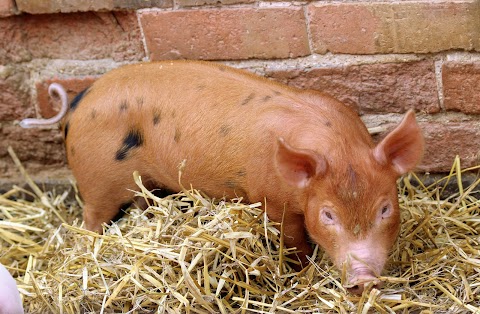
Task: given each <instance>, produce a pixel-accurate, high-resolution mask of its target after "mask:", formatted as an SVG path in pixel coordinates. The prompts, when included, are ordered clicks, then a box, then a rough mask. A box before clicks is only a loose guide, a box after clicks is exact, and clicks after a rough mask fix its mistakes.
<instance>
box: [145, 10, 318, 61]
mask: <svg viewBox="0 0 480 314" xmlns="http://www.w3.org/2000/svg"><path fill="white" fill-rule="evenodd" d="M139 15H140V23H141V24H142V27H143V31H144V34H145V39H146V44H147V49H148V51H149V57H150V59H151V60H162V59H220V60H231V59H248V58H260V59H275V58H295V57H299V56H304V55H307V54H309V53H310V51H309V46H308V38H307V37H308V36H307V30H306V25H305V17H304V14H303V10H302V9H301V8H273V9H272V8H260V9H256V8H237V9H225V8H224V9H221V10H219V9H208V10H179V11H146V12H141V13H139Z"/></svg>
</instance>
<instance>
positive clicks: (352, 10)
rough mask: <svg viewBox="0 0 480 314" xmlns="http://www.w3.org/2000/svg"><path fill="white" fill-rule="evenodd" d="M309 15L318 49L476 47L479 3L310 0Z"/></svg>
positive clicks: (384, 50)
mask: <svg viewBox="0 0 480 314" xmlns="http://www.w3.org/2000/svg"><path fill="white" fill-rule="evenodd" d="M308 16H309V20H310V23H309V26H310V34H311V38H312V44H313V48H314V52H317V53H326V52H327V51H330V52H333V53H349V54H375V53H430V52H439V51H444V50H450V49H463V50H477V51H480V6H479V5H478V2H477V3H475V2H453V3H452V2H433V3H432V2H410V1H406V2H400V3H388V2H381V3H375V2H373V3H372V2H359V3H313V4H310V5H309V6H308Z"/></svg>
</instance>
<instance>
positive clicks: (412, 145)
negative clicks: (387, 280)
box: [23, 61, 424, 293]
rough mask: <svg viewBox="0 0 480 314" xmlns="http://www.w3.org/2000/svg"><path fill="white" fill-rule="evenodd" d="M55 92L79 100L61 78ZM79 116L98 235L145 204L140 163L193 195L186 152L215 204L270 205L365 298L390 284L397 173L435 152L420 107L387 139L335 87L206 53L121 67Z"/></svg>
mask: <svg viewBox="0 0 480 314" xmlns="http://www.w3.org/2000/svg"><path fill="white" fill-rule="evenodd" d="M50 91H51V94H52V95H53V94H55V93H57V94H59V95H60V97H61V99H62V108H64V107H67V103H66V101H65V99H66V94H65V91H64V90H63V89H62V88H61V86H57V85H53V86H52V87H51V90H50ZM66 111H67V113H66V116H65V117H64V118H63V123H62V130H63V134H64V138H65V145H66V153H67V159H68V163H69V165H70V168H71V170H72V172H73V175H74V176H75V178H76V180H77V183H78V188H79V191H80V194H81V196H82V198H83V200H84V204H85V207H84V212H83V218H84V223H85V227H86V228H87V229H89V230H94V231H97V232H101V231H102V224H103V223H107V222H110V221H111V220H112V219H113V218H114V217H115V216H116V215H117V213H118V212H119V208H121V207H122V206H123V205H124V204H126V203H128V202H129V201H131V199H132V195H133V194H132V192H131V190H135V188H136V186H135V183H134V182H133V179H132V173H133V172H134V171H138V172H139V173H140V175H141V176H142V177H143V179H144V182H146V185H147V186H148V187H149V188H160V189H167V190H179V189H180V188H181V187H180V185H179V172H178V165H179V164H180V163H181V162H182V161H184V160H185V161H186V163H185V165H186V166H185V168H184V171H183V175H182V177H181V182H182V185H183V186H187V187H189V186H193V187H195V188H197V189H200V190H202V191H204V192H205V193H207V194H208V195H210V196H212V197H215V198H222V197H225V198H227V199H230V198H236V197H242V198H243V200H244V201H245V202H263V201H264V200H266V205H265V209H266V211H267V215H268V217H269V219H271V220H273V221H276V222H282V221H283V227H284V238H285V239H284V241H285V244H286V245H287V246H288V247H296V248H297V250H298V251H299V252H300V253H299V254H298V258H299V261H300V262H301V265H306V264H307V257H306V256H308V255H311V254H312V247H311V245H310V244H309V241H308V240H309V238H310V239H311V240H313V241H314V242H315V243H318V244H319V245H320V246H321V247H322V248H323V249H324V250H325V252H326V253H327V254H328V255H329V256H330V257H331V258H332V259H333V261H334V263H335V265H336V266H337V267H338V268H340V269H346V272H347V282H346V285H345V286H346V287H347V288H348V289H349V290H350V291H351V292H352V293H362V291H363V289H364V286H365V285H366V284H367V283H371V284H373V285H374V286H377V287H380V285H381V282H380V281H379V280H378V279H377V277H378V276H379V275H380V273H381V271H382V270H383V267H384V264H385V261H386V260H387V257H388V252H389V250H390V249H391V247H392V246H393V244H394V242H395V240H396V238H397V235H398V233H399V226H400V212H399V206H398V196H397V187H396V180H397V179H398V178H399V176H401V175H403V174H405V173H407V172H408V171H410V170H412V169H414V168H415V166H416V165H417V163H418V162H419V161H420V159H421V157H422V154H423V146H424V141H423V136H422V132H421V129H420V128H419V126H418V124H417V122H416V119H415V114H414V112H413V111H411V110H410V111H408V112H407V113H406V115H405V117H404V118H403V120H402V122H401V123H400V124H399V125H398V126H397V127H396V128H395V129H394V130H393V131H392V132H391V133H389V134H388V135H387V136H386V137H385V138H384V139H383V140H382V141H380V142H379V143H378V144H377V145H375V143H374V141H373V140H372V138H371V136H370V134H369V133H368V130H367V128H366V127H365V125H364V124H363V123H362V121H361V119H360V118H359V117H358V115H357V113H356V112H355V111H354V110H352V109H351V108H349V107H348V106H346V105H344V104H343V103H341V102H339V101H338V100H336V99H334V98H332V97H330V96H328V95H326V94H324V93H321V92H318V91H307V90H299V89H295V88H292V87H288V86H285V85H282V84H279V83H276V82H273V81H270V80H268V79H265V78H263V77H259V76H256V75H254V74H251V73H248V72H246V71H243V70H239V69H234V68H230V67H227V66H225V65H222V64H216V63H208V62H194V61H163V62H151V63H139V64H133V65H127V66H123V67H120V68H118V69H115V70H112V71H110V72H108V73H107V74H105V75H103V76H102V77H101V78H99V79H98V80H97V81H96V82H95V83H94V84H93V85H92V86H90V87H89V88H87V89H86V90H84V91H83V92H81V93H80V94H78V95H77V96H76V97H75V98H74V99H73V101H72V102H71V104H70V107H69V109H68V110H66ZM62 117H63V115H62V114H60V115H59V116H58V117H55V118H54V120H55V121H56V120H59V119H60V118H62ZM50 122H51V121H50ZM41 124H42V121H39V120H35V119H34V120H30V121H26V123H24V124H23V126H24V127H31V126H36V125H41ZM282 217H283V220H282Z"/></svg>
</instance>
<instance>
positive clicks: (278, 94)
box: [273, 90, 282, 96]
mask: <svg viewBox="0 0 480 314" xmlns="http://www.w3.org/2000/svg"><path fill="white" fill-rule="evenodd" d="M273 94H274V95H275V96H280V95H281V94H282V93H280V92H279V91H278V90H274V91H273Z"/></svg>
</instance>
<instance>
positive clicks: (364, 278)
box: [345, 270, 383, 294]
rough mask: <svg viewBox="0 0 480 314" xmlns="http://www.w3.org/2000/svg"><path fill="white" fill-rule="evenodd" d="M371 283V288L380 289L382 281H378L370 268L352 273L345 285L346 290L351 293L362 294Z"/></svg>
mask: <svg viewBox="0 0 480 314" xmlns="http://www.w3.org/2000/svg"><path fill="white" fill-rule="evenodd" d="M370 284H371V286H372V288H375V289H380V288H381V287H382V286H383V282H382V281H380V280H379V279H378V278H377V277H376V276H375V274H374V273H373V272H372V271H370V270H359V271H356V272H355V273H354V274H353V277H352V278H351V279H350V280H349V283H348V284H347V285H345V288H347V290H348V292H350V293H352V294H362V293H363V290H365V288H366V287H367V286H369V285H370Z"/></svg>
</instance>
